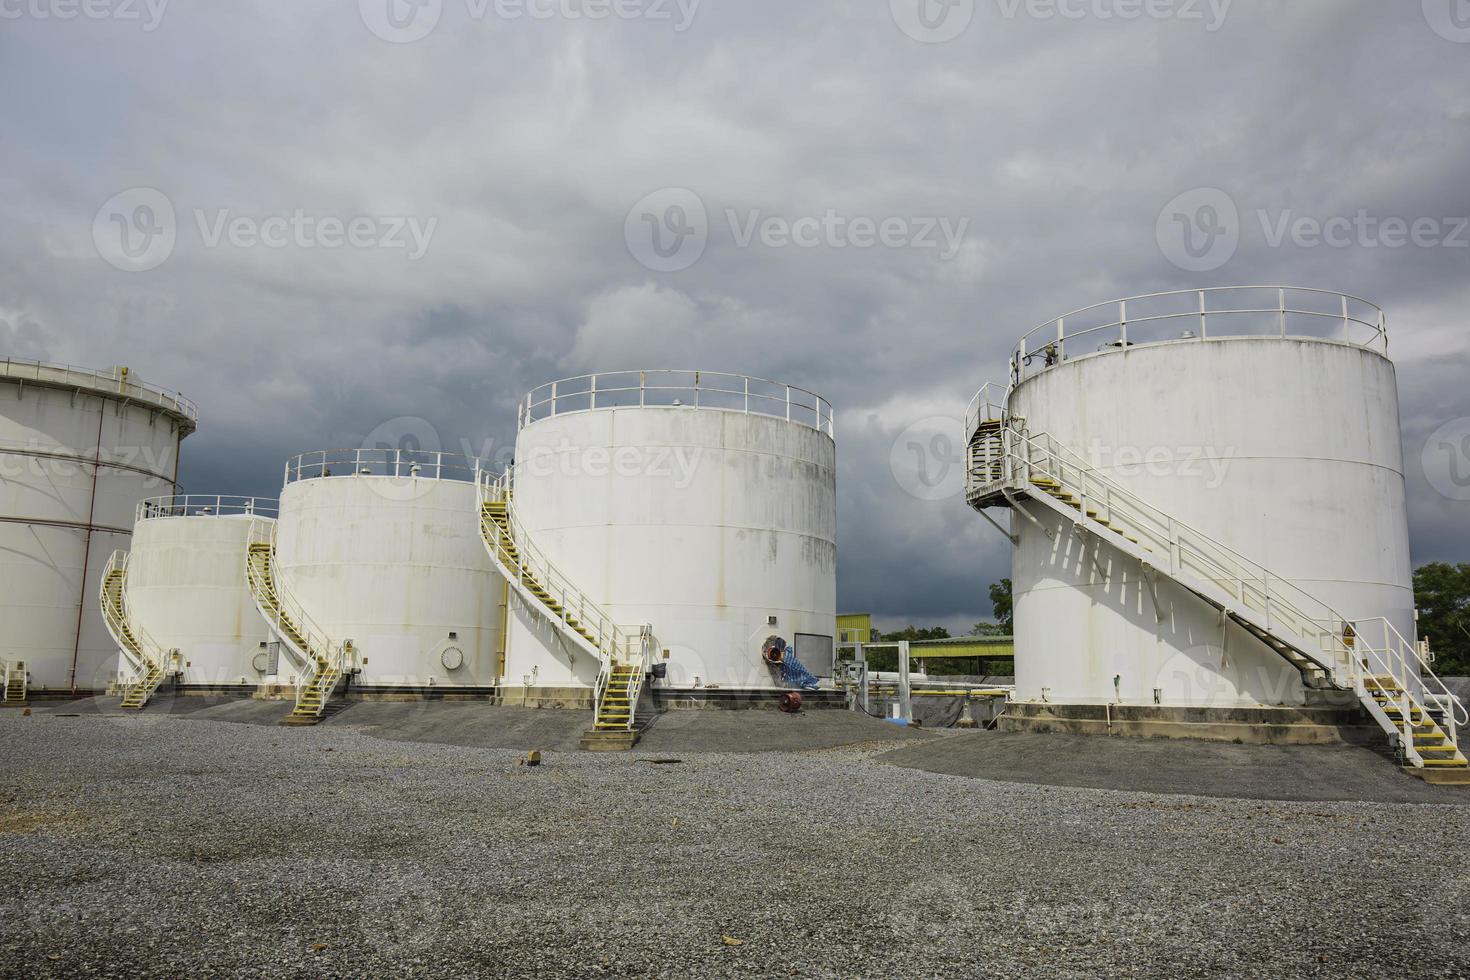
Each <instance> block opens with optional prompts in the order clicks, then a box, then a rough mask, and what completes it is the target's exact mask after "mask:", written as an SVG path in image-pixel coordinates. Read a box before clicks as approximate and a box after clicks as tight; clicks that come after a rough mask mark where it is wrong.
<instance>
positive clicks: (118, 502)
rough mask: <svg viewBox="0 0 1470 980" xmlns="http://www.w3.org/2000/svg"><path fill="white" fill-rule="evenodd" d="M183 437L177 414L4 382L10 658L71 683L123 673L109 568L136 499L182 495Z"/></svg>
mask: <svg viewBox="0 0 1470 980" xmlns="http://www.w3.org/2000/svg"><path fill="white" fill-rule="evenodd" d="M99 422H100V423H101V426H100V433H101V450H102V451H101V459H102V461H103V465H102V467H101V469H100V473H99V475H98V476H97V478H96V496H95V502H94V501H93V492H92V491H93V482H94V481H93V465H92V461H93V459H94V458H95V457H96V455H97V451H98V434H99ZM181 438H182V435H181V432H180V429H179V427H178V424H177V421H176V420H175V419H174V418H173V416H171V415H169V414H167V413H162V412H158V411H156V410H150V409H147V408H144V407H140V406H137V405H132V406H124V405H123V404H122V403H121V402H119V401H118V400H116V399H113V398H106V397H103V396H101V395H97V394H92V393H86V392H70V391H62V390H58V389H55V388H47V387H40V386H37V385H34V384H25V385H21V384H18V383H17V382H16V381H15V380H13V379H5V378H0V468H3V469H0V475H3V479H0V622H3V623H4V624H5V629H4V631H3V638H0V657H3V658H4V659H7V660H24V661H25V662H26V664H27V667H28V668H29V670H30V674H31V685H32V687H34V688H45V689H50V690H69V689H71V688H72V687H73V677H74V686H75V688H76V689H77V690H79V691H92V690H98V691H100V690H102V689H104V688H106V687H107V685H108V683H109V682H111V681H112V680H113V678H114V677H115V676H116V672H117V666H118V651H117V647H116V646H115V645H114V644H113V642H112V639H111V637H110V636H109V635H108V633H107V628H106V626H105V625H104V624H103V622H102V614H101V611H100V609H99V607H98V597H97V591H98V587H99V584H100V578H101V574H102V569H103V568H104V567H105V566H106V564H107V559H108V557H109V556H110V555H111V554H112V552H113V551H114V550H116V549H119V548H123V549H126V548H127V547H128V546H129V540H130V537H131V535H130V532H131V530H132V527H133V511H134V508H135V507H136V505H137V503H138V501H139V500H142V499H143V498H145V497H153V496H157V495H159V494H162V493H170V492H172V491H173V489H174V486H175V479H176V477H177V473H178V449H179V440H180V439H181ZM38 454H50V455H38ZM89 513H90V514H91V524H92V526H93V530H92V532H91V534H90V536H89V534H88V532H87V529H86V525H87V523H88V516H89ZM32 521H34V522H37V523H29V522H32ZM41 522H53V523H52V524H50V525H48V524H46V523H41ZM56 525H71V526H56ZM78 525H79V526H78ZM89 537H90V545H89ZM84 570H85V571H84ZM79 607H80V612H81V631H80V639H79V638H78V630H77V622H78V609H79Z"/></svg>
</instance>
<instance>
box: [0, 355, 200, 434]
mask: <svg viewBox="0 0 1470 980" xmlns="http://www.w3.org/2000/svg"><path fill="white" fill-rule="evenodd" d="M0 377H3V378H16V379H19V380H21V381H34V382H37V383H39V384H46V385H57V386H61V387H67V388H87V389H90V390H92V391H104V392H107V393H108V394H118V395H122V396H123V397H125V398H128V399H130V400H132V401H135V402H138V403H140V404H144V405H156V406H157V407H159V408H162V409H166V410H168V411H170V412H174V413H176V414H178V415H181V416H183V417H184V418H186V419H188V420H189V421H191V422H198V421H199V406H197V405H195V404H194V403H193V402H192V401H190V400H189V399H187V398H185V397H184V396H183V395H181V394H179V393H178V392H177V391H170V390H168V389H167V388H160V387H159V386H157V385H151V384H146V383H144V382H142V381H135V380H133V378H132V376H131V373H130V372H129V371H128V369H127V368H110V369H107V370H99V369H98V368H86V367H78V366H76V365H74V364H53V363H50V362H48V361H32V360H27V359H26V358H20V357H7V358H4V359H3V360H0Z"/></svg>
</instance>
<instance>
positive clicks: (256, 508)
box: [134, 493, 277, 521]
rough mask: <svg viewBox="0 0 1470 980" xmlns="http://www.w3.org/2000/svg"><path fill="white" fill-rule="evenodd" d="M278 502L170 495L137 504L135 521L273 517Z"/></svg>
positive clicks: (262, 499) (196, 495) (250, 498)
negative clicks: (166, 518) (183, 518)
mask: <svg viewBox="0 0 1470 980" xmlns="http://www.w3.org/2000/svg"><path fill="white" fill-rule="evenodd" d="M276 512H277V502H276V501H275V500H273V499H271V498H268V497H221V496H207V495H200V494H192V493H191V494H173V495H171V496H163V497H150V498H149V499H147V500H144V501H141V502H140V503H139V504H138V509H137V512H136V514H135V515H134V518H135V520H138V521H149V520H153V519H155V518H160V517H275V516H276Z"/></svg>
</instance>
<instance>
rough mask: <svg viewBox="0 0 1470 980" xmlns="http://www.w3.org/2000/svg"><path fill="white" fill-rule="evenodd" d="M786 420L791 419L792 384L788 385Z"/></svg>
mask: <svg viewBox="0 0 1470 980" xmlns="http://www.w3.org/2000/svg"><path fill="white" fill-rule="evenodd" d="M786 421H788V422H790V421H791V386H790V385H787V386H786Z"/></svg>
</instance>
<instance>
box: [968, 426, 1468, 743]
mask: <svg viewBox="0 0 1470 980" xmlns="http://www.w3.org/2000/svg"><path fill="white" fill-rule="evenodd" d="M991 452H998V453H1000V454H1001V458H1000V459H991V458H989V456H988V454H989V453H991ZM976 453H982V454H986V458H983V459H979V460H977V459H975V458H974V457H975V455H976ZM968 472H969V474H970V482H969V485H968V486H967V496H968V497H969V499H970V500H971V502H972V503H973V502H976V501H978V500H981V499H984V498H985V497H986V496H987V495H989V494H993V493H995V492H998V491H999V490H1000V489H1001V487H1002V486H1003V487H1018V486H1023V485H1029V484H1034V483H1036V482H1037V481H1038V480H1041V481H1047V480H1049V481H1051V482H1052V483H1053V484H1055V485H1056V486H1057V487H1058V488H1059V489H1060V491H1062V492H1064V493H1066V494H1068V495H1070V496H1071V497H1072V498H1073V500H1074V501H1075V503H1074V504H1073V507H1074V509H1075V510H1076V512H1077V514H1078V515H1079V519H1091V520H1094V521H1099V522H1106V524H1107V525H1108V526H1109V527H1110V528H1111V530H1112V531H1113V532H1115V533H1117V534H1120V535H1123V536H1126V537H1128V538H1131V539H1135V540H1136V542H1137V544H1138V546H1139V547H1140V548H1142V549H1144V550H1145V551H1146V552H1150V553H1151V554H1152V556H1153V557H1152V558H1151V559H1150V562H1151V563H1153V564H1156V565H1157V566H1158V567H1161V568H1162V569H1163V570H1164V571H1165V572H1166V573H1167V574H1168V575H1169V576H1170V577H1171V578H1174V579H1176V580H1177V581H1181V582H1182V583H1183V584H1185V585H1186V586H1187V585H1188V581H1187V579H1188V578H1193V579H1195V580H1196V581H1198V582H1201V583H1203V584H1206V585H1207V586H1209V587H1212V588H1213V589H1214V590H1216V591H1218V592H1220V593H1223V594H1224V595H1225V596H1227V597H1229V598H1230V599H1231V600H1233V603H1234V604H1235V609H1236V610H1237V611H1238V612H1242V613H1245V614H1246V615H1247V616H1248V617H1249V618H1251V619H1252V620H1254V621H1256V622H1257V623H1258V624H1259V627H1260V628H1262V629H1264V630H1265V631H1266V632H1268V633H1270V634H1271V635H1273V636H1275V637H1277V638H1279V639H1281V640H1282V641H1283V642H1286V643H1288V644H1290V645H1291V646H1292V647H1293V648H1295V649H1296V650H1297V651H1298V652H1299V653H1300V654H1301V655H1302V656H1304V657H1306V658H1307V659H1308V660H1310V661H1311V662H1312V663H1314V664H1316V665H1317V666H1318V667H1319V668H1321V670H1322V672H1323V675H1324V677H1325V678H1326V679H1327V680H1329V681H1331V682H1332V683H1333V685H1334V686H1336V687H1338V688H1340V689H1351V690H1354V691H1356V692H1358V694H1359V695H1360V696H1365V695H1370V694H1371V692H1370V691H1369V688H1370V687H1373V686H1374V681H1373V680H1372V678H1373V677H1374V676H1392V677H1394V678H1395V680H1397V681H1398V683H1399V685H1400V687H1401V688H1402V689H1403V691H1404V693H1405V697H1406V698H1407V699H1408V700H1409V701H1410V702H1411V703H1412V705H1413V707H1415V708H1418V709H1423V708H1424V707H1425V706H1426V705H1427V704H1429V703H1433V704H1434V705H1435V707H1436V709H1437V710H1441V711H1443V712H1444V713H1445V715H1446V717H1447V719H1448V724H1449V725H1450V726H1455V725H1457V724H1465V723H1467V722H1470V716H1467V714H1466V709H1465V706H1464V704H1463V703H1461V702H1460V700H1459V699H1458V698H1457V697H1455V695H1454V694H1452V693H1451V692H1450V691H1449V689H1448V688H1447V687H1445V685H1444V683H1443V682H1442V681H1440V680H1439V678H1438V677H1437V676H1435V675H1434V672H1433V671H1432V670H1430V669H1429V666H1428V665H1427V664H1426V663H1425V662H1424V658H1423V657H1422V656H1421V655H1420V654H1419V651H1418V648H1417V646H1416V645H1415V644H1413V643H1411V642H1410V641H1408V640H1405V639H1404V638H1403V637H1402V636H1401V635H1400V634H1399V633H1398V631H1397V630H1395V629H1394V628H1393V626H1392V624H1391V623H1389V622H1388V621H1387V620H1386V619H1382V618H1380V619H1370V620H1357V621H1354V620H1352V619H1349V618H1348V617H1346V616H1344V615H1343V614H1342V613H1340V612H1338V611H1337V610H1335V609H1334V608H1332V607H1331V606H1329V605H1328V604H1327V603H1325V602H1323V601H1322V600H1320V599H1318V598H1316V597H1315V596H1312V595H1311V594H1310V593H1308V592H1306V591H1304V590H1303V589H1301V588H1299V587H1298V586H1296V585H1295V584H1294V583H1292V582H1291V580H1289V579H1287V578H1286V577H1284V576H1282V575H1279V574H1277V573H1274V572H1272V571H1270V570H1269V569H1267V568H1265V567H1264V566H1262V565H1260V564H1258V563H1257V562H1254V561H1252V560H1250V559H1248V558H1246V557H1245V556H1243V555H1241V554H1240V553H1239V552H1237V551H1235V550H1234V549H1232V548H1230V547H1228V546H1227V545H1225V544H1223V543H1221V542H1219V541H1217V540H1216V539H1214V538H1212V537H1210V536H1209V535H1207V534H1205V533H1204V532H1202V531H1199V530H1197V529H1195V528H1193V527H1191V526H1190V525H1188V524H1186V523H1184V522H1183V521H1179V520H1177V519H1175V518H1174V517H1172V516H1170V515H1168V514H1166V513H1164V512H1163V511H1161V510H1159V509H1158V508H1156V507H1154V506H1152V505H1150V504H1148V503H1146V502H1145V501H1143V500H1142V499H1141V498H1140V497H1138V495H1136V494H1134V493H1133V492H1132V491H1129V490H1127V489H1125V488H1123V487H1121V486H1119V485H1118V484H1116V483H1114V482H1113V481H1112V480H1111V479H1110V478H1109V477H1106V476H1104V475H1103V474H1102V473H1100V472H1098V471H1097V470H1096V469H1095V468H1093V467H1092V466H1091V465H1090V464H1089V463H1088V462H1087V461H1086V460H1084V459H1083V458H1082V457H1081V456H1080V455H1079V454H1078V453H1076V452H1075V451H1073V450H1072V449H1070V448H1069V447H1067V446H1066V445H1064V444H1062V443H1059V442H1058V441H1057V440H1055V439H1053V438H1052V437H1051V436H1050V435H1048V434H1047V433H1039V434H1035V435H1031V434H1028V433H1026V432H1025V429H1024V422H1023V421H1022V420H1018V419H1011V420H1008V421H1007V426H1006V428H1005V430H1004V435H1003V438H1002V445H1001V447H1000V448H999V449H993V448H990V447H984V446H977V447H973V448H972V450H971V459H970V461H969V469H968ZM997 474H999V475H998V476H997ZM998 484H999V486H998ZM1380 627H1381V630H1382V632H1381V636H1380V637H1379V638H1378V640H1379V642H1378V643H1377V644H1374V643H1371V642H1369V641H1370V639H1373V633H1374V632H1375V631H1376V630H1377V629H1379V628H1380ZM1368 699H1371V698H1368ZM1365 704H1366V700H1365ZM1370 710H1371V708H1370ZM1409 714H1410V711H1408V710H1407V709H1406V710H1405V713H1404V716H1405V718H1406V719H1407V718H1408V717H1409ZM1408 734H1409V735H1410V736H1412V732H1411V731H1410V732H1409V733H1408ZM1409 741H1410V743H1412V737H1410V739H1409ZM1408 751H1409V752H1410V753H1412V744H1410V745H1409V747H1408Z"/></svg>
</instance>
